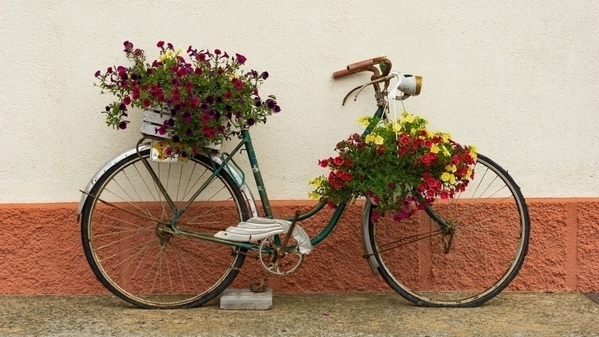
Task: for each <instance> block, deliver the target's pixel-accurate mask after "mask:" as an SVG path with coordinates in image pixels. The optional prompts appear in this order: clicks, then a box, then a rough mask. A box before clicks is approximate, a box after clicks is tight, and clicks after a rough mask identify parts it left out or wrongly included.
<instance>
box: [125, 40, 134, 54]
mask: <svg viewBox="0 0 599 337" xmlns="http://www.w3.org/2000/svg"><path fill="white" fill-rule="evenodd" d="M123 46H124V47H125V50H123V51H124V52H126V53H128V52H130V51H131V50H133V43H131V42H129V41H125V42H123Z"/></svg>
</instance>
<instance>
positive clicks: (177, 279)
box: [84, 151, 247, 308]
mask: <svg viewBox="0 0 599 337" xmlns="http://www.w3.org/2000/svg"><path fill="white" fill-rule="evenodd" d="M143 155H144V157H147V155H148V152H147V151H146V152H144V153H143ZM150 165H151V166H152V168H153V169H154V171H155V172H156V175H157V176H158V177H159V179H160V181H161V183H162V184H163V186H164V187H165V189H166V190H167V192H168V193H169V195H170V197H171V198H172V199H173V202H174V204H175V205H176V207H177V208H180V207H182V206H183V205H184V204H185V203H187V201H188V200H189V199H190V197H191V196H192V195H193V191H195V190H197V189H198V188H199V187H200V186H202V184H203V183H205V182H206V181H207V180H209V179H210V176H211V170H210V168H209V166H208V165H207V164H206V163H204V162H203V161H200V160H196V159H192V160H190V162H189V163H186V164H166V163H160V164H159V163H155V162H150ZM225 180H226V179H222V178H221V177H217V178H216V179H214V180H213V181H212V182H211V183H210V185H209V186H208V187H207V188H206V190H205V191H204V192H203V193H202V194H200V196H199V197H198V199H197V200H196V201H195V202H193V203H192V204H191V205H190V206H189V208H188V209H187V210H186V211H185V212H184V213H182V214H181V215H180V216H179V217H178V218H177V220H176V221H173V218H175V216H174V214H173V211H172V210H171V208H170V207H169V206H168V204H167V202H166V201H165V198H164V197H163V196H162V195H161V193H160V192H159V189H158V187H157V185H156V184H155V183H154V181H153V180H152V178H151V176H150V174H149V173H148V171H147V169H146V168H145V166H144V165H143V163H142V161H141V160H139V157H137V156H136V157H135V158H132V159H131V160H129V162H128V163H127V164H126V166H125V167H123V168H122V169H119V170H116V171H115V172H112V173H110V176H109V177H108V178H107V179H104V180H103V179H102V178H101V179H100V180H99V181H98V183H97V186H98V188H94V190H92V193H90V194H91V196H90V197H89V199H90V202H91V203H92V204H91V207H90V211H89V213H88V214H85V215H86V216H87V219H86V220H87V222H86V226H84V227H85V236H86V238H84V240H85V239H87V240H86V241H87V242H85V241H84V244H85V246H86V250H87V252H86V255H87V256H88V260H89V261H90V264H91V265H92V269H94V272H95V273H96V275H97V276H98V278H99V279H100V281H102V283H103V284H104V285H105V286H106V287H107V288H108V289H109V290H111V291H112V292H113V293H115V294H116V295H118V296H119V297H121V298H123V299H125V300H127V301H129V302H131V303H133V304H136V305H138V306H142V307H152V308H153V307H160V308H169V307H187V306H195V305H200V304H202V303H204V302H206V301H208V300H210V299H211V298H213V297H215V296H216V295H218V293H220V291H222V290H224V287H225V286H226V285H228V283H230V282H231V281H232V279H233V278H234V277H235V275H236V274H237V269H238V268H239V267H240V266H241V264H242V263H243V255H241V254H239V253H236V254H235V253H234V252H233V249H232V248H231V247H228V246H226V245H222V244H216V243H213V242H210V241H206V240H199V239H196V238H192V237H189V236H183V235H180V234H177V232H176V229H181V230H185V231H194V232H199V233H203V234H208V235H213V234H214V233H216V232H218V231H220V230H224V229H226V228H227V227H228V226H231V225H236V224H237V223H238V222H239V221H240V220H242V219H243V217H244V214H246V213H247V212H246V211H245V209H242V208H243V207H242V206H241V203H240V202H239V200H238V199H239V195H238V194H237V195H236V193H234V192H233V191H232V188H230V187H229V186H228V185H229V184H230V183H231V182H230V181H225ZM94 196H96V198H94ZM99 201H105V203H103V202H99ZM84 221H85V220H84Z"/></svg>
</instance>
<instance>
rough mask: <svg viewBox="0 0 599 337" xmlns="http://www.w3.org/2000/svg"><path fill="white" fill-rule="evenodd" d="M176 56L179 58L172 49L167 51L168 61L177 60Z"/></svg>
mask: <svg viewBox="0 0 599 337" xmlns="http://www.w3.org/2000/svg"><path fill="white" fill-rule="evenodd" d="M175 56H177V54H175V52H174V51H173V50H172V49H169V50H167V51H166V53H165V57H166V58H167V59H173V58H175Z"/></svg>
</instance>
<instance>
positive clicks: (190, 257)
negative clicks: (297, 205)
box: [79, 57, 530, 308]
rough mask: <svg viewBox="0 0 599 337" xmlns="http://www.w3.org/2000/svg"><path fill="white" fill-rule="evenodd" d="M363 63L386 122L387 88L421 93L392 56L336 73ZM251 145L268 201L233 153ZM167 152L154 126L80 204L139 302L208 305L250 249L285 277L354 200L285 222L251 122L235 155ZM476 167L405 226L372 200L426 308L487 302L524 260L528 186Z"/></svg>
mask: <svg viewBox="0 0 599 337" xmlns="http://www.w3.org/2000/svg"><path fill="white" fill-rule="evenodd" d="M362 71H371V72H372V73H373V75H372V78H371V81H370V82H368V83H366V84H364V85H361V86H359V87H357V88H355V89H354V90H352V91H351V92H350V94H351V93H352V92H355V93H359V92H360V91H362V89H364V88H365V87H367V86H372V87H373V88H374V91H375V99H376V101H377V106H378V108H377V110H376V111H375V113H374V116H375V117H376V118H378V119H384V118H385V117H386V116H385V114H386V111H387V110H386V109H387V107H388V103H389V99H388V96H389V92H392V91H393V90H397V91H398V92H399V93H400V94H401V93H403V97H402V99H405V98H407V97H409V96H410V95H416V94H418V93H419V91H420V85H421V78H420V77H415V76H411V75H401V74H398V73H391V62H390V61H389V60H388V59H387V58H385V57H378V58H374V59H370V60H366V61H362V62H358V63H354V64H352V65H349V66H348V67H347V69H344V70H341V71H338V72H335V73H334V77H335V78H339V77H344V76H349V75H352V74H355V73H358V72H362ZM393 81H396V83H395V84H393V85H391V86H390V84H391V82H393ZM389 88H391V89H389ZM350 94H348V96H349V95H350ZM348 96H346V98H347V97H348ZM356 97H357V94H356ZM152 118H160V116H159V114H155V113H154V114H153V113H152V112H151V111H149V112H148V113H147V120H148V122H151V120H152ZM364 132H365V133H368V132H369V129H368V128H367V129H366V130H365V131H364ZM242 152H245V153H246V154H247V158H248V160H249V166H250V167H251V168H252V174H253V178H254V180H255V183H256V187H257V191H258V194H259V203H258V202H257V201H256V199H255V198H254V196H253V195H252V192H251V190H250V188H249V187H248V183H247V179H246V178H247V176H246V175H245V173H244V172H243V171H242V169H241V168H240V166H239V165H238V164H237V163H236V161H235V160H234V158H237V157H238V155H239V154H240V153H242ZM161 156H162V155H161V149H160V142H159V139H155V137H152V136H148V135H144V137H143V138H142V139H141V140H140V141H139V142H138V143H137V145H136V146H135V147H133V148H131V149H129V150H127V151H125V152H123V153H121V154H119V155H117V156H116V157H115V158H113V159H111V160H110V161H109V162H108V163H107V164H106V165H105V166H104V167H103V168H102V169H101V170H100V171H99V172H98V173H96V175H95V176H94V177H93V178H92V180H91V181H90V183H89V184H88V186H87V187H86V189H85V190H84V191H82V192H83V194H82V198H81V202H80V205H79V214H80V219H81V234H82V241H83V248H84V251H85V256H86V258H87V261H88V262H89V264H90V266H91V268H92V270H93V272H94V274H95V275H96V276H97V278H98V279H99V280H100V282H101V283H102V284H103V285H104V286H105V287H106V288H107V289H108V290H110V291H111V292H112V293H114V294H115V295H116V296H118V297H120V298H122V299H123V300H125V301H128V302H130V303H132V304H134V305H137V306H139V307H143V308H187V307H197V306H200V305H202V304H204V303H206V302H208V301H210V300H212V299H214V298H216V297H217V296H218V295H219V294H220V293H221V292H222V291H223V290H225V289H226V288H227V286H229V285H230V284H231V282H232V281H233V280H234V279H235V277H236V276H237V275H238V273H239V272H240V270H241V267H242V266H243V263H244V260H245V258H246V257H247V256H252V257H255V258H256V259H257V260H258V261H259V262H260V264H261V265H262V267H263V268H264V270H265V271H266V273H267V274H268V275H279V276H283V275H287V274H289V273H291V272H293V271H295V270H296V269H297V267H298V266H299V265H300V264H301V263H302V262H303V260H304V257H305V256H306V254H308V253H310V251H311V250H312V249H313V247H314V246H317V245H318V244H319V243H321V242H322V241H323V240H325V239H326V238H327V236H328V235H329V234H330V233H331V232H332V230H333V229H334V228H335V226H336V225H337V224H338V222H339V219H340V218H341V216H342V214H343V212H344V211H345V209H346V206H347V205H346V204H345V203H341V204H339V205H336V207H335V209H334V211H333V212H332V216H331V219H330V220H329V222H328V224H326V225H324V226H323V228H322V230H321V231H320V232H319V233H318V234H317V235H315V236H312V237H310V236H309V235H308V234H307V232H306V231H305V230H304V229H302V227H301V223H302V221H304V220H306V219H309V218H310V217H312V216H313V215H315V214H317V213H318V212H319V211H321V210H323V208H324V207H325V203H324V202H319V203H318V204H317V205H315V206H314V207H313V208H312V209H311V210H309V211H308V212H305V213H303V214H301V213H300V212H296V214H294V215H289V216H288V217H284V218H281V219H276V218H275V217H274V214H273V212H272V210H271V206H270V203H269V199H268V196H267V191H266V187H265V184H264V180H263V177H262V175H261V172H260V169H259V165H258V159H257V157H256V152H255V151H254V147H253V144H252V139H251V137H250V133H249V131H248V130H241V133H240V136H239V141H238V143H237V145H234V146H232V151H230V153H221V152H220V151H217V150H216V149H206V151H205V152H204V153H203V154H199V155H196V156H194V157H192V158H189V160H188V161H187V162H178V159H177V158H173V157H167V158H164V156H162V157H161ZM475 172H476V176H475V178H474V180H472V181H471V182H470V184H469V187H468V188H467V189H466V191H465V192H462V193H459V194H456V195H455V196H454V198H452V199H450V200H440V201H437V202H435V203H433V204H432V205H431V206H427V207H426V208H425V209H424V213H422V214H426V215H420V216H415V217H412V218H410V219H409V220H406V221H403V222H401V223H396V222H394V221H393V220H392V219H389V218H386V217H385V216H381V217H379V218H378V219H377V220H376V222H374V221H372V220H371V219H372V218H371V216H370V215H371V212H373V211H374V210H375V209H376V205H374V204H373V203H371V202H370V200H365V201H364V207H363V223H362V227H361V231H362V236H363V244H364V256H365V258H366V260H367V262H368V264H369V265H370V267H371V268H372V271H373V272H374V273H378V274H380V275H381V276H382V277H383V279H384V280H385V281H386V282H387V283H388V284H389V286H391V287H392V288H393V289H394V290H395V291H396V292H397V293H399V294H400V295H401V296H403V297H405V298H406V299H407V300H409V301H411V302H413V303H415V304H417V305H422V306H442V307H466V306H477V305H480V304H482V303H485V302H486V301H488V300H489V299H491V298H493V297H494V296H496V295H497V294H498V293H500V292H501V291H502V290H504V289H505V288H506V287H507V286H508V284H510V282H511V281H512V280H513V279H514V277H515V276H516V274H517V273H518V271H519V270H520V267H521V266H522V264H523V261H524V258H525V255H526V253H527V249H528V242H529V231H530V220H529V214H528V210H527V207H526V203H525V200H524V197H523V196H522V193H521V192H520V189H519V187H518V186H517V185H516V183H515V182H514V180H513V179H512V178H511V177H510V175H509V174H508V173H507V171H505V170H504V169H502V168H501V167H500V166H499V165H497V164H496V163H495V162H493V161H492V160H490V159H489V158H487V157H485V156H483V155H480V154H479V155H478V158H477V163H476V167H475ZM258 205H260V207H259V206H258ZM260 215H262V216H260ZM352 230H355V229H352ZM263 285H264V282H262V283H258V284H256V287H255V288H256V289H254V290H256V291H260V290H261V289H259V288H260V286H263Z"/></svg>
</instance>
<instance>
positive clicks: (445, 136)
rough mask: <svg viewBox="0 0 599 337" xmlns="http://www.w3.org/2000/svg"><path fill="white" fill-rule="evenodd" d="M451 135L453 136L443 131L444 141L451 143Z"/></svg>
mask: <svg viewBox="0 0 599 337" xmlns="http://www.w3.org/2000/svg"><path fill="white" fill-rule="evenodd" d="M450 137H451V136H450V135H449V133H443V134H442V135H441V138H442V139H443V143H449V138H450Z"/></svg>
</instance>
